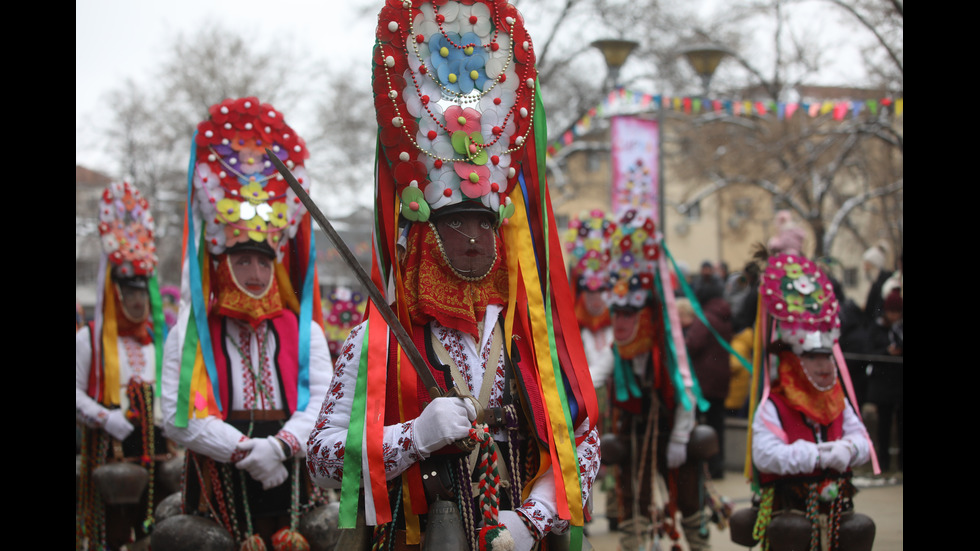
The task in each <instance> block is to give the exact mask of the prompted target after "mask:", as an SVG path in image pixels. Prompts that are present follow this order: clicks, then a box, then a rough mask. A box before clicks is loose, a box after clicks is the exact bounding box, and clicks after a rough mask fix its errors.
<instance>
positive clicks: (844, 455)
mask: <svg viewBox="0 0 980 551" xmlns="http://www.w3.org/2000/svg"><path fill="white" fill-rule="evenodd" d="M817 450H818V451H819V452H820V467H821V468H823V469H833V470H835V471H838V472H844V471H846V470H847V468H848V467H850V466H851V459H852V457H853V451H852V450H851V443H850V442H848V441H846V440H834V441H833V442H821V443H820V444H817Z"/></svg>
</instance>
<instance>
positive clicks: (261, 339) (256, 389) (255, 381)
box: [231, 322, 275, 436]
mask: <svg viewBox="0 0 980 551" xmlns="http://www.w3.org/2000/svg"><path fill="white" fill-rule="evenodd" d="M236 323H238V322H236ZM238 325H239V330H240V331H241V333H248V334H253V335H255V339H256V341H258V345H259V355H258V358H259V366H258V368H257V367H256V366H255V365H254V364H253V363H252V357H251V355H249V354H247V353H246V351H245V348H244V346H242V345H241V344H240V343H239V342H238V340H236V339H232V340H231V341H232V345H233V346H234V347H235V350H237V351H238V355H239V356H240V357H241V358H242V367H244V368H245V369H244V370H243V372H242V374H243V376H244V377H245V383H246V385H250V386H251V388H252V389H253V394H252V399H251V400H248V399H247V394H245V393H244V392H243V393H242V394H243V396H245V397H246V402H251V403H246V404H245V406H246V407H248V408H250V409H253V408H254V407H255V406H256V402H259V401H261V403H263V404H264V405H268V406H274V405H275V400H274V399H273V395H272V389H271V388H269V386H268V385H266V384H265V382H264V381H263V379H262V375H263V373H262V371H263V369H262V367H264V366H265V365H266V362H267V360H268V357H267V356H266V344H267V342H268V332H263V333H262V334H260V332H259V331H257V330H256V331H251V329H250V328H248V327H245V326H243V325H242V324H241V323H238ZM241 333H240V334H241ZM249 377H250V378H251V379H252V380H251V381H249V380H248V379H249ZM253 423H254V421H252V420H250V421H249V426H248V436H251V435H252V428H253Z"/></svg>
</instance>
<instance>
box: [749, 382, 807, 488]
mask: <svg viewBox="0 0 980 551" xmlns="http://www.w3.org/2000/svg"><path fill="white" fill-rule="evenodd" d="M767 424H769V425H771V426H773V427H777V428H779V429H780V430H782V423H780V421H779V414H778V413H777V412H776V406H775V404H773V403H772V401H770V400H766V401H765V403H763V404H762V405H761V406H760V407H759V409H758V410H757V411H756V413H755V418H754V419H753V420H752V462H753V463H754V464H755V466H756V467H757V468H758V469H759V470H760V471H762V472H764V473H770V474H777V475H789V474H801V473H809V472H812V471H813V470H814V469H816V468H817V465H818V452H817V445H816V444H814V443H813V442H807V441H806V440H797V441H796V442H793V443H791V444H787V443H785V442H783V441H782V439H781V438H779V436H777V435H776V434H775V433H773V432H772V430H770V428H769V426H767Z"/></svg>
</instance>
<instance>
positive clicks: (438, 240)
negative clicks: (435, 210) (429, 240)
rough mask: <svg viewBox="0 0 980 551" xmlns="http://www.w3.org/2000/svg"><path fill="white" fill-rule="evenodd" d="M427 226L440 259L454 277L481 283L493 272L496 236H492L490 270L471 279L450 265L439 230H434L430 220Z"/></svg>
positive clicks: (495, 255) (495, 257) (434, 227)
mask: <svg viewBox="0 0 980 551" xmlns="http://www.w3.org/2000/svg"><path fill="white" fill-rule="evenodd" d="M428 224H429V227H430V228H432V233H433V234H434V235H435V237H436V244H438V245H439V252H440V253H442V259H443V260H445V261H446V264H447V265H448V266H449V269H450V270H452V271H453V273H454V274H456V277H458V278H460V279H462V280H463V281H481V280H483V279H484V278H486V277H487V276H488V275H490V272H492V271H493V267H494V265H495V264H496V263H497V237H496V235H494V238H493V262H491V263H490V268H489V269H487V273H485V274H483V275H481V276H477V277H471V276H465V275H463V274H461V273H460V272H459V270H457V269H456V266H454V265H453V263H452V261H451V260H449V255H448V254H446V248H445V247H444V246H443V244H442V236H441V235H439V230H437V229H436V226H435V224H433V223H432V221H431V220H430V221H429V222H428Z"/></svg>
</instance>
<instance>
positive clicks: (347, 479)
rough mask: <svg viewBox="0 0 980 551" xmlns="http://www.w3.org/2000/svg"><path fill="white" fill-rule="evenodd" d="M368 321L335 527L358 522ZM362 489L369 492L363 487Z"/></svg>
mask: <svg viewBox="0 0 980 551" xmlns="http://www.w3.org/2000/svg"><path fill="white" fill-rule="evenodd" d="M369 325H370V320H369V321H368V323H366V324H365V325H364V338H363V339H362V340H361V359H360V364H359V365H358V369H357V385H356V387H355V389H354V403H353V404H352V405H351V413H350V424H349V425H348V426H347V441H346V443H345V444H344V476H343V479H342V481H341V484H340V515H339V518H338V521H337V528H340V529H345V528H354V527H355V526H356V525H357V501H358V497H359V495H358V494H359V490H360V488H361V472H362V471H361V450H362V449H363V444H364V413H365V411H366V407H367V404H366V401H367V400H366V398H367V375H368V349H369V348H370V347H369V346H368V343H369V342H370V341H369V340H368V330H369ZM365 491H367V492H369V491H371V489H370V488H365Z"/></svg>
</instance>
